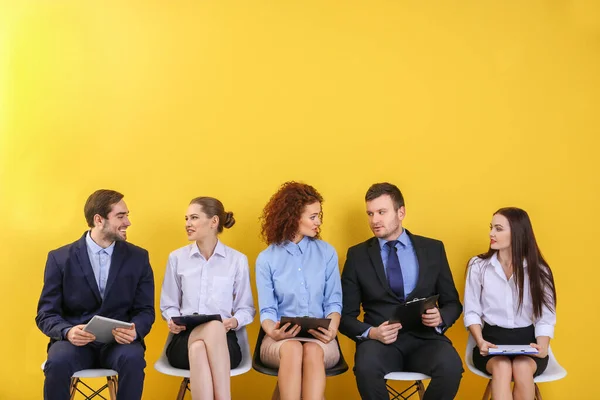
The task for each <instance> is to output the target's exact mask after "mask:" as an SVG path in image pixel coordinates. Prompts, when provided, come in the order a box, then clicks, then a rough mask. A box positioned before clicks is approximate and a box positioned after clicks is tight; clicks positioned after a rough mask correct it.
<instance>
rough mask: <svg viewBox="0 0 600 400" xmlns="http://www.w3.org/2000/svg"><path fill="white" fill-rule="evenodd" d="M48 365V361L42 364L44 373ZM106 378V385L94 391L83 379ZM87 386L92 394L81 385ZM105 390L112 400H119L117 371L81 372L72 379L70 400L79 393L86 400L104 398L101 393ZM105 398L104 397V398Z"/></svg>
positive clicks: (91, 370) (98, 369)
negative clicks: (82, 389)
mask: <svg viewBox="0 0 600 400" xmlns="http://www.w3.org/2000/svg"><path fill="white" fill-rule="evenodd" d="M45 365H46V361H44V362H43V363H42V371H43V370H44V366H45ZM104 377H106V384H105V385H104V386H102V387H101V388H100V389H94V388H92V387H90V386H88V385H87V384H86V383H85V382H83V381H82V380H81V379H82V378H104ZM80 383H81V384H82V385H83V386H85V387H86V388H87V389H88V390H89V391H91V392H92V393H91V394H86V393H84V392H82V391H81V389H80V387H78V385H79V384H80ZM104 389H108V395H109V397H110V400H117V389H118V379H117V371H114V370H112V369H100V368H97V369H83V370H81V371H77V372H75V373H74V374H73V376H72V377H71V385H70V388H69V393H70V399H71V400H73V399H74V398H75V395H76V394H77V392H79V393H81V394H82V395H83V396H84V397H85V400H90V399H93V398H94V397H96V396H99V397H102V395H101V393H102V392H103V391H104ZM102 398H104V397H102Z"/></svg>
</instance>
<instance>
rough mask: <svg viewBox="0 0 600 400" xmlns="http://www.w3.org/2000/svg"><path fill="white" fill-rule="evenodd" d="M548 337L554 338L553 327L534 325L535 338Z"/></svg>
mask: <svg viewBox="0 0 600 400" xmlns="http://www.w3.org/2000/svg"><path fill="white" fill-rule="evenodd" d="M540 336H548V337H550V338H553V337H554V326H552V325H536V326H535V337H536V338H537V337H540Z"/></svg>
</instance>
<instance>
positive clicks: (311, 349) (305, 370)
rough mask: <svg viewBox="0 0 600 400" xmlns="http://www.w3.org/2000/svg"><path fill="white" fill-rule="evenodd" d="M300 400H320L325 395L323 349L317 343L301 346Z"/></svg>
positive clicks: (307, 343)
mask: <svg viewBox="0 0 600 400" xmlns="http://www.w3.org/2000/svg"><path fill="white" fill-rule="evenodd" d="M302 350H303V356H302V400H322V399H323V396H324V394H325V362H324V354H323V349H322V348H321V346H319V345H318V344H317V343H311V342H306V343H304V345H303V346H302Z"/></svg>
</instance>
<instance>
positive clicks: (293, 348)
mask: <svg viewBox="0 0 600 400" xmlns="http://www.w3.org/2000/svg"><path fill="white" fill-rule="evenodd" d="M302 354H303V352H302V343H300V342H299V341H297V340H288V341H287V342H285V343H284V344H282V345H281V347H280V348H279V358H280V360H281V361H282V362H283V361H284V360H285V361H289V362H302Z"/></svg>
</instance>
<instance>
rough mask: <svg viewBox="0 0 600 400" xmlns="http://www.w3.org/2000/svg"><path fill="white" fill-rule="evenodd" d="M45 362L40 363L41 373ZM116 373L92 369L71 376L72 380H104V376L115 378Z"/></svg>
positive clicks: (109, 370) (108, 370)
mask: <svg viewBox="0 0 600 400" xmlns="http://www.w3.org/2000/svg"><path fill="white" fill-rule="evenodd" d="M45 365H46V361H44V362H43V363H42V371H43V370H44V366H45ZM117 375H118V372H117V371H115V370H112V369H103V368H93V369H82V370H81V371H77V372H75V373H74V374H73V376H72V377H73V378H104V377H105V376H117Z"/></svg>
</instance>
